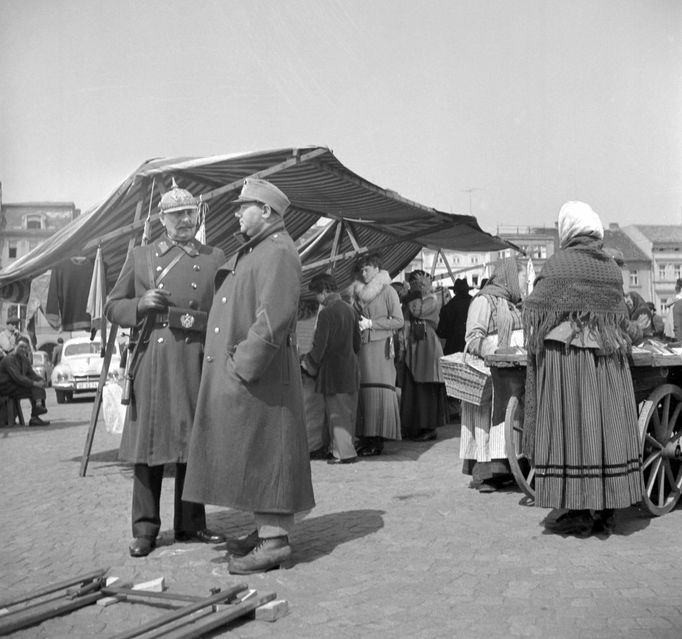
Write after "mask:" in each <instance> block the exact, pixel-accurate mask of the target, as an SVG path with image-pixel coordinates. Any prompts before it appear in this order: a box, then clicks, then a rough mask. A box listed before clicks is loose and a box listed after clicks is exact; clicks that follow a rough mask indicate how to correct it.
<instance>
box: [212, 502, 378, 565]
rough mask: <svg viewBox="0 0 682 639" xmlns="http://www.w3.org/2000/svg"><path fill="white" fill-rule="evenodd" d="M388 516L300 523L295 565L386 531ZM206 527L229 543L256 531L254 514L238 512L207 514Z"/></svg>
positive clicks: (365, 514)
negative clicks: (225, 538)
mask: <svg viewBox="0 0 682 639" xmlns="http://www.w3.org/2000/svg"><path fill="white" fill-rule="evenodd" d="M384 514H385V511H383V510H345V511H343V512H338V513H329V514H328V515H321V516H320V517H306V518H305V519H302V520H301V521H298V520H297V523H296V526H295V528H294V534H293V536H292V544H293V546H294V560H295V562H296V563H308V562H311V561H315V560H316V559H319V558H320V557H323V556H324V555H329V554H330V553H331V552H332V551H333V550H334V548H336V547H337V546H339V545H341V544H345V543H348V542H350V541H353V540H355V539H360V538H361V537H365V536H367V535H371V534H373V533H375V532H377V531H378V530H380V529H381V528H383V527H384V519H383V515H384ZM206 523H207V526H208V528H210V529H211V530H217V531H219V532H220V533H222V534H224V535H226V536H227V537H228V539H233V538H237V537H242V536H245V535H247V534H248V533H250V532H251V531H252V530H253V516H252V515H251V513H246V512H242V511H238V510H229V509H228V510H225V511H221V512H219V513H207V516H206ZM215 550H219V551H224V550H226V545H225V544H221V545H219V546H215ZM212 561H213V562H214V563H224V562H225V561H227V559H226V558H225V557H224V556H222V557H219V558H216V559H213V560H212Z"/></svg>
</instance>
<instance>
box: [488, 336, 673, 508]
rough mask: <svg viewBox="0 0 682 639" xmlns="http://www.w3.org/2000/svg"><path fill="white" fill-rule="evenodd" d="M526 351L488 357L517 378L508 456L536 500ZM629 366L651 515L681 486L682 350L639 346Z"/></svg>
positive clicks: (508, 422)
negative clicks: (526, 424) (526, 434)
mask: <svg viewBox="0 0 682 639" xmlns="http://www.w3.org/2000/svg"><path fill="white" fill-rule="evenodd" d="M526 357H527V354H526V352H525V350H523V349H515V350H514V352H509V353H495V354H493V355H488V356H487V357H486V358H485V363H486V364H487V365H488V366H490V368H491V371H492V372H493V376H492V377H493V385H494V384H495V377H496V375H495V371H504V373H505V375H506V376H507V377H510V376H511V377H512V378H513V377H516V378H517V384H516V385H515V388H516V389H517V392H515V393H513V394H512V395H511V397H510V398H509V400H508V402H507V407H506V411H505V416H504V426H505V446H506V453H507V459H508V460H509V464H510V466H511V470H512V473H513V475H514V478H515V479H516V483H517V484H518V486H519V488H520V489H521V490H522V491H523V492H524V493H525V494H526V495H527V496H528V497H529V498H530V499H532V500H533V499H535V469H534V468H533V465H532V464H531V463H530V460H529V459H528V458H527V457H526V456H525V455H524V454H523V453H522V448H521V439H522V434H523V410H524V406H523V387H524V383H523V381H524V380H525V376H526ZM630 370H631V373H632V382H633V387H634V392H635V401H636V402H637V408H638V416H639V417H638V425H639V435H640V442H641V447H642V448H641V450H642V482H643V491H642V493H643V494H642V506H643V507H644V508H645V509H646V510H647V511H648V512H649V513H651V515H654V516H660V515H664V514H666V513H668V512H670V511H671V510H672V509H673V508H674V507H675V505H676V504H677V501H678V499H679V498H680V492H681V490H682V419H681V418H680V412H681V411H682V387H681V385H682V354H680V353H679V352H673V351H672V350H670V349H668V348H665V347H661V346H660V345H659V344H656V343H651V344H649V345H645V346H644V347H641V348H638V347H634V348H633V351H632V354H631V355H630Z"/></svg>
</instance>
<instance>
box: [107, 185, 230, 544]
mask: <svg viewBox="0 0 682 639" xmlns="http://www.w3.org/2000/svg"><path fill="white" fill-rule="evenodd" d="M159 212H160V216H159V217H160V220H161V224H163V226H164V228H165V233H164V235H163V236H162V237H161V238H160V239H158V240H157V241H156V242H154V243H152V244H149V245H147V246H140V247H136V248H134V249H133V250H132V251H131V252H130V253H129V254H128V257H127V259H126V262H125V264H124V265H123V269H122V270H121V274H120V275H119V278H118V281H117V282H116V285H115V286H114V288H113V290H112V291H111V294H110V295H109V297H108V298H107V303H106V307H105V313H106V316H107V318H108V319H109V320H110V321H111V322H116V323H117V324H118V325H119V326H124V327H128V328H135V329H136V333H137V336H136V338H135V339H136V340H137V342H138V345H137V347H136V350H133V351H131V354H130V355H129V359H130V360H131V361H130V362H129V366H128V368H129V370H131V371H133V370H134V371H135V376H134V380H133V382H132V397H131V399H130V404H129V407H128V411H127V416H126V423H125V427H124V430H123V435H122V439H121V448H120V451H119V458H120V459H122V460H124V461H129V462H133V464H134V481H133V505H132V527H133V538H134V539H133V541H132V542H131V544H130V547H129V550H130V554H131V556H133V557H144V556H146V555H148V554H149V553H150V552H151V551H152V550H153V548H154V546H155V545H156V537H157V535H158V533H159V529H160V526H161V517H160V510H159V502H160V498H161V482H162V479H163V471H164V464H174V465H175V515H174V521H173V528H174V531H175V539H176V540H177V541H199V542H205V543H220V542H221V541H223V538H222V537H221V536H220V535H217V534H215V533H212V532H210V531H208V530H207V529H206V515H205V511H204V506H203V504H199V503H192V502H187V501H182V499H181V496H182V489H183V484H184V479H185V471H186V465H187V447H188V443H189V437H190V431H191V429H192V423H193V420H194V412H195V409H196V403H197V394H198V392H199V381H200V379H201V368H202V361H203V348H204V346H203V345H204V339H205V335H206V319H207V316H208V310H209V308H210V306H211V301H212V299H213V278H214V276H215V273H216V271H217V269H218V267H219V266H220V265H221V264H222V263H223V262H224V261H225V256H224V254H223V251H222V250H221V249H219V248H215V247H211V246H205V245H203V244H201V243H200V242H198V241H197V240H196V239H195V238H194V236H195V233H196V229H197V223H198V220H199V207H198V202H197V200H196V199H195V198H194V197H193V196H192V195H191V193H189V192H188V191H186V190H184V189H180V188H178V187H177V186H176V185H175V181H173V188H172V189H171V190H170V191H169V192H167V193H165V194H164V195H163V196H162V198H161V201H160V203H159ZM131 340H133V338H132V337H131ZM132 360H135V361H132Z"/></svg>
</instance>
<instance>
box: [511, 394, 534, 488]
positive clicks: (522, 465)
mask: <svg viewBox="0 0 682 639" xmlns="http://www.w3.org/2000/svg"><path fill="white" fill-rule="evenodd" d="M522 436H523V403H522V402H521V401H519V398H518V397H515V396H512V397H511V398H510V399H509V403H508V404H507V411H506V413H505V415H504V446H505V450H506V453H507V459H508V460H509V465H510V466H511V471H512V473H513V475H514V479H516V483H517V484H518V485H519V488H520V489H521V490H522V491H523V492H524V493H525V494H526V495H527V496H528V497H530V499H532V500H535V468H534V467H533V466H532V465H531V463H530V460H529V459H528V458H527V457H526V456H525V455H524V454H523V453H522V452H521V439H522Z"/></svg>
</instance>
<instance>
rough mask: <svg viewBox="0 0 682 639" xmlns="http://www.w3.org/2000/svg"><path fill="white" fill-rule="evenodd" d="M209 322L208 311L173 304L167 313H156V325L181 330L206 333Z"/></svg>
mask: <svg viewBox="0 0 682 639" xmlns="http://www.w3.org/2000/svg"><path fill="white" fill-rule="evenodd" d="M207 323H208V313H207V312H206V311H198V310H196V309H194V308H179V307H177V306H171V307H170V308H169V309H168V310H167V311H166V312H165V313H157V314H156V319H155V322H154V327H155V328H160V327H164V328H165V327H168V328H172V329H175V330H180V331H193V332H196V333H205V332H206V324H207Z"/></svg>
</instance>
